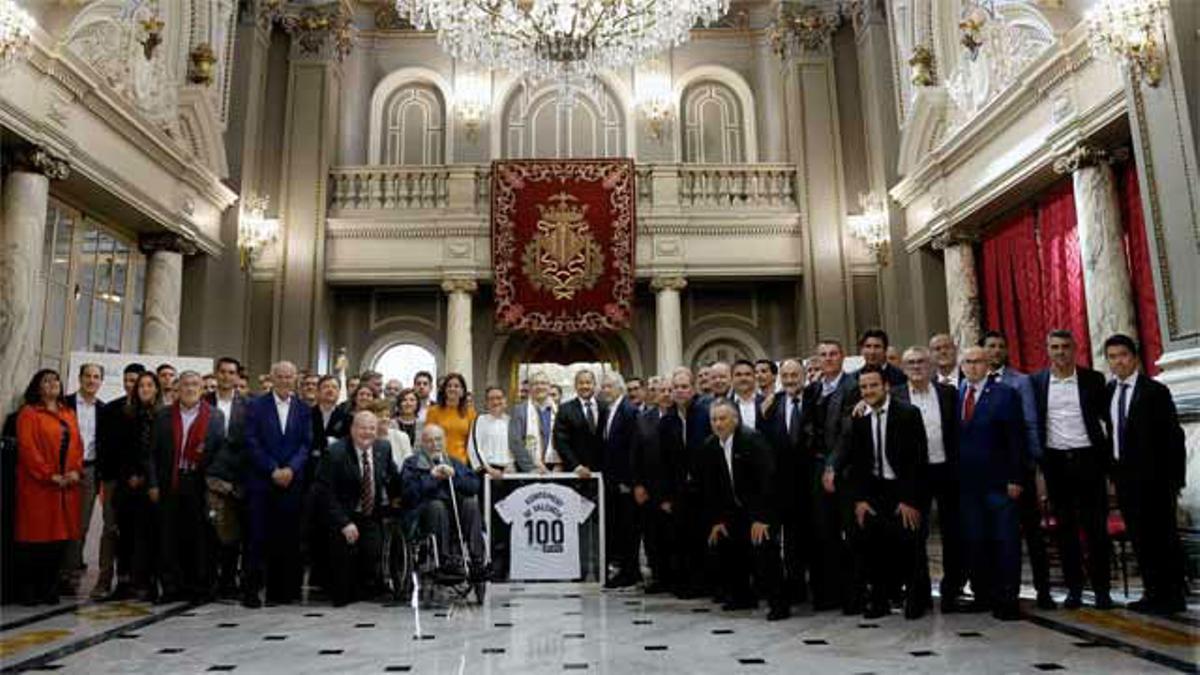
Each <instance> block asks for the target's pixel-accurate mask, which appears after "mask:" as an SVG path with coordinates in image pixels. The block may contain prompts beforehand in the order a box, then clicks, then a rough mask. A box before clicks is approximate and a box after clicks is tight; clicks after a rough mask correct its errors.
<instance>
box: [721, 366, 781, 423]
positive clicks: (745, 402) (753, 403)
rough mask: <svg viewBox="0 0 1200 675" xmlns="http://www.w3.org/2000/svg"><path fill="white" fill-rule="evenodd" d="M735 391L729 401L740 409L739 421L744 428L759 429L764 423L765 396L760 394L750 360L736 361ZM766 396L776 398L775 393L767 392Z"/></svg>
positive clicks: (734, 371)
mask: <svg viewBox="0 0 1200 675" xmlns="http://www.w3.org/2000/svg"><path fill="white" fill-rule="evenodd" d="M731 372H732V373H733V390H732V391H731V392H730V393H729V400H731V401H733V404H734V405H735V406H737V409H738V419H739V421H740V422H741V424H742V426H745V427H750V428H751V429H758V428H759V426H760V425H761V424H762V423H763V419H762V408H763V401H764V394H760V393H759V392H758V381H757V380H755V379H754V362H753V361H750V360H749V359H738V360H737V361H734V363H733V368H732V371H731ZM766 396H771V397H774V396H775V391H774V390H772V391H770V392H767V394H766Z"/></svg>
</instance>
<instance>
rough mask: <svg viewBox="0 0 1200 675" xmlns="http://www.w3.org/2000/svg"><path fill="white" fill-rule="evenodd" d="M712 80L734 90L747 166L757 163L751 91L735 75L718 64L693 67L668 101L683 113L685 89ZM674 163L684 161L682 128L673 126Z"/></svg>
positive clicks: (747, 85) (753, 107) (754, 107)
mask: <svg viewBox="0 0 1200 675" xmlns="http://www.w3.org/2000/svg"><path fill="white" fill-rule="evenodd" d="M704 80H713V81H715V82H720V83H721V84H724V85H725V86H727V87H729V88H730V89H731V90H733V93H734V94H735V95H737V97H738V102H739V103H741V106H742V134H743V136H744V138H743V143H744V148H745V152H746V162H747V163H748V164H753V163H755V162H757V161H758V129H757V127H756V120H757V119H758V109H757V106H756V103H755V100H754V90H753V89H751V88H750V84H749V83H747V82H746V78H744V77H742V76H741V75H740V74H738V73H737V72H736V71H734V70H732V69H730V68H727V67H725V66H722V65H718V64H705V65H701V66H696V67H694V68H692V69H690V70H688V71H687V72H685V73H683V74H682V75H680V76H679V77H677V78H675V83H674V87H673V91H672V95H671V100H672V101H674V103H675V108H676V109H677V110H680V109H682V101H683V94H684V92H685V91H687V88H688V87H689V86H691V85H692V84H694V83H696V82H702V81H704ZM674 126H675V161H677V162H679V161H683V125H682V124H675V125H674Z"/></svg>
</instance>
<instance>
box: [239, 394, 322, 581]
mask: <svg viewBox="0 0 1200 675" xmlns="http://www.w3.org/2000/svg"><path fill="white" fill-rule="evenodd" d="M311 415H312V412H311V410H310V409H309V407H308V406H307V405H305V404H304V402H303V401H301V400H300V399H299V398H298V397H297V396H295V395H294V394H293V395H292V399H291V404H290V406H289V408H288V416H287V423H286V425H284V426H283V427H282V428H281V426H280V423H279V412H278V410H277V409H276V404H275V395H274V394H266V395H264V396H259V397H257V398H255V399H252V400H251V401H250V402H248V403H247V404H246V419H245V425H246V426H245V448H246V462H245V465H246V477H245V491H246V506H247V521H248V532H247V534H248V536H247V541H246V559H245V570H246V583H245V585H244V588H245V592H246V593H247V594H249V595H257V593H258V589H259V588H260V587H261V586H262V579H263V573H264V571H265V573H266V576H267V597H268V599H270V600H275V601H280V602H289V601H291V600H295V599H297V598H299V594H300V577H301V568H300V508H301V504H302V502H303V499H304V490H303V476H304V466H305V464H306V463H307V462H308V456H309V452H310V450H311V449H312V438H313V436H312V419H311ZM282 468H290V469H291V470H292V482H291V483H289V484H288V486H287V487H286V488H281V487H279V486H278V485H276V484H275V483H274V481H272V480H271V474H272V473H273V472H274V471H275V470H276V469H282Z"/></svg>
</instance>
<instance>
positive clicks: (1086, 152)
mask: <svg viewBox="0 0 1200 675" xmlns="http://www.w3.org/2000/svg"><path fill="white" fill-rule="evenodd" d="M1128 158H1129V149H1128V148H1117V149H1115V150H1106V149H1104V148H1100V147H1097V146H1095V145H1091V144H1089V143H1079V144H1077V145H1075V146H1074V147H1073V148H1071V149H1069V150H1067V151H1066V152H1063V153H1062V154H1060V155H1059V156H1058V157H1057V158H1056V159H1055V160H1054V171H1055V172H1057V173H1060V174H1068V173H1075V172H1076V171H1079V170H1080V169H1086V168H1088V167H1093V166H1100V165H1102V164H1112V163H1113V162H1120V161H1124V160H1126V159H1128Z"/></svg>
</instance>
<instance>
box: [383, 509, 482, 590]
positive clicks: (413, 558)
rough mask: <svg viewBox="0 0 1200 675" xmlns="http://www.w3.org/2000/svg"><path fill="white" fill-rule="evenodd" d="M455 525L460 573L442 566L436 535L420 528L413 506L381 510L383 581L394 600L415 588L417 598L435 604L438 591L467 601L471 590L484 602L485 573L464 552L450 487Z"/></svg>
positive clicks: (464, 547)
mask: <svg viewBox="0 0 1200 675" xmlns="http://www.w3.org/2000/svg"><path fill="white" fill-rule="evenodd" d="M450 494H451V496H452V497H451V501H452V502H453V504H452V507H453V508H452V511H453V518H454V524H455V529H456V531H457V532H458V544H459V547H460V548H459V551H460V557H461V558H462V560H463V570H462V572H461V574H458V573H455V574H446V573H445V572H444V571H443V570H442V569H441V558H442V555H443V554H442V552H441V551H439V550H438V543H437V537H436V536H434V534H433V533H432V532H424V531H422V528H421V524H420V521H419V519H418V517H417V512H416V510H415V509H405V508H401V507H395V506H392V507H389V508H388V509H387V511H386V512H385V513H384V527H383V545H382V546H381V547H380V550H381V554H382V556H383V560H382V561H381V562H382V564H381V569H382V570H383V577H384V584H385V585H386V586H387V588H388V591H389V592H390V593H391V595H392V597H393V598H394V599H395V601H396V602H406V601H408V600H410V599H412V598H413V595H414V591H415V592H416V596H417V601H418V602H421V603H423V604H430V605H433V604H438V602H439V600H441V598H439V597H438V596H439V595H442V596H443V597H447V596H448V598H449V600H451V601H458V602H461V601H466V600H468V598H469V597H470V596H471V594H472V593H473V594H474V595H475V603H476V604H480V605H482V604H483V601H484V598H485V597H486V595H487V581H488V573H487V570H485V569H475V567H476V566H474V565H472V564H471V563H470V562H469V560H470V556H469V555H468V554H467V553H466V545H465V542H464V540H463V536H462V527H461V524H460V523H459V522H458V503H457V499H455V498H454V497H453V495H454V491H453V490H451V491H450Z"/></svg>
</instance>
